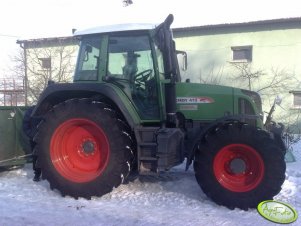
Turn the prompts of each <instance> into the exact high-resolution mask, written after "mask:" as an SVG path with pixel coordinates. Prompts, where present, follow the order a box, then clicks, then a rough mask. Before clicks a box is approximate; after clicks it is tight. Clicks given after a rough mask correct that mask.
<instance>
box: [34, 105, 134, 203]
mask: <svg viewBox="0 0 301 226" xmlns="http://www.w3.org/2000/svg"><path fill="white" fill-rule="evenodd" d="M128 129H129V127H127V124H126V123H125V122H124V121H123V120H122V119H120V118H119V117H118V114H117V113H116V112H115V111H114V110H112V108H111V107H110V106H109V105H107V104H104V103H100V102H96V101H92V100H91V99H72V100H68V101H66V102H63V103H60V104H58V105H56V106H55V107H54V108H53V109H52V110H51V111H49V112H48V113H47V114H46V115H45V120H44V121H43V123H42V124H41V125H40V126H39V128H38V134H37V136H36V139H35V141H36V143H37V146H36V148H37V155H38V166H39V167H40V168H41V170H42V178H43V179H46V180H48V181H49V183H50V187H51V189H57V190H59V191H60V192H61V194H62V195H63V196H65V195H69V196H72V197H75V198H78V197H84V198H91V196H101V195H104V194H106V193H108V192H110V191H111V190H112V189H113V188H114V187H117V186H119V185H120V184H121V183H122V182H123V181H124V180H125V179H126V177H127V176H128V174H129V172H130V168H131V161H132V159H133V153H132V149H131V147H132V140H131V136H130V134H129V132H128V131H127V130H128Z"/></svg>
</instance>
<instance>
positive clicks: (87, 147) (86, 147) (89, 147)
mask: <svg viewBox="0 0 301 226" xmlns="http://www.w3.org/2000/svg"><path fill="white" fill-rule="evenodd" d="M82 147H83V151H84V153H85V154H92V153H93V152H94V143H93V142H91V141H85V142H84V143H83V146H82Z"/></svg>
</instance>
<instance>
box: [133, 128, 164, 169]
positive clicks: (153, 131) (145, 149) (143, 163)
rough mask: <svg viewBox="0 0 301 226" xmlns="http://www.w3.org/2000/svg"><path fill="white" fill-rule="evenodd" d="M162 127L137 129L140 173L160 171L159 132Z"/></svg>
mask: <svg viewBox="0 0 301 226" xmlns="http://www.w3.org/2000/svg"><path fill="white" fill-rule="evenodd" d="M159 129H160V127H139V128H136V129H135V133H136V139H137V157H138V170H139V174H142V175H149V174H156V173H157V172H158V156H157V149H158V144H157V132H158V130H159Z"/></svg>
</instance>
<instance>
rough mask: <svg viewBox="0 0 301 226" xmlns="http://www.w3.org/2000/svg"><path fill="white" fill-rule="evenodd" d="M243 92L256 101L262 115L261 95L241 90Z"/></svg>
mask: <svg viewBox="0 0 301 226" xmlns="http://www.w3.org/2000/svg"><path fill="white" fill-rule="evenodd" d="M241 92H242V93H243V94H245V95H248V96H249V97H250V98H251V99H252V100H253V101H254V103H255V105H256V108H257V110H258V112H259V113H261V112H262V102H261V98H260V96H259V94H258V93H256V92H253V91H250V90H244V89H241Z"/></svg>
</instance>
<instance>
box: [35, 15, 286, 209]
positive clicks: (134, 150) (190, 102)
mask: <svg viewBox="0 0 301 226" xmlns="http://www.w3.org/2000/svg"><path fill="white" fill-rule="evenodd" d="M172 22H173V16H172V15H169V16H168V17H167V18H166V20H165V21H164V22H163V23H162V24H160V25H158V26H154V25H147V24H131V25H118V26H107V27H99V28H95V29H89V30H85V31H77V32H75V34H74V35H75V36H76V37H77V38H78V39H79V40H80V49H79V54H78V60H77V65H76V70H75V73H74V82H73V83H65V84H56V83H54V84H50V85H49V86H48V87H47V88H46V89H45V90H44V91H43V93H42V94H41V96H40V98H39V101H38V103H37V105H36V107H35V109H34V111H33V113H32V117H33V118H34V117H37V118H42V120H41V122H40V124H39V125H38V128H37V132H36V134H35V136H34V141H35V143H36V146H35V149H34V153H33V154H34V155H36V156H37V163H36V167H38V168H40V169H41V171H42V177H43V179H46V180H48V181H49V184H50V188H51V189H57V190H59V191H60V193H61V194H62V195H63V196H66V195H68V196H72V197H74V198H78V197H84V198H87V199H89V198H91V196H102V195H104V194H106V193H109V192H111V191H112V189H113V188H116V187H117V186H119V185H120V184H121V183H124V182H127V181H128V180H129V179H130V178H131V175H138V176H139V175H150V174H158V173H160V172H163V171H167V170H169V169H171V168H172V167H174V166H177V165H180V164H182V163H183V162H184V160H185V159H186V170H188V168H189V166H190V165H191V164H192V163H193V168H194V172H195V177H196V180H197V182H198V184H199V185H200V187H201V188H202V190H203V192H204V193H205V194H206V195H207V196H208V197H210V198H211V199H212V200H213V201H214V202H216V203H217V204H220V205H224V206H227V207H228V208H230V209H233V208H236V207H238V208H241V209H248V208H254V207H256V206H257V205H258V204H259V203H260V202H261V201H263V200H270V199H273V197H274V196H275V195H276V194H278V193H279V191H280V190H281V186H282V184H283V182H284V179H285V169H286V165H285V161H284V155H285V152H286V148H285V145H284V144H283V141H282V140H281V132H279V130H277V129H273V128H272V129H271V127H269V128H270V129H266V127H265V126H264V124H263V117H262V106H261V99H260V96H259V95H258V94H257V93H255V92H252V91H248V90H243V89H238V88H232V87H226V86H219V85H208V84H196V83H190V82H189V81H188V80H187V81H184V82H183V81H181V76H180V67H179V64H178V57H179V58H180V60H181V62H183V65H182V64H181V67H183V68H184V69H185V68H186V65H187V54H186V53H185V52H183V51H177V50H176V47H175V42H174V41H173V36H172V31H171V29H170V26H171V23H172ZM180 60H179V62H180ZM200 60H201V59H200Z"/></svg>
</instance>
